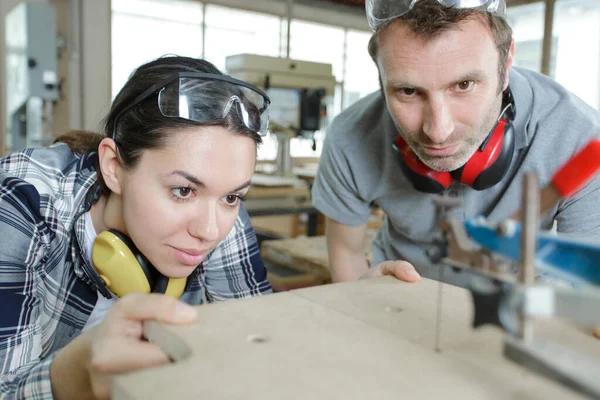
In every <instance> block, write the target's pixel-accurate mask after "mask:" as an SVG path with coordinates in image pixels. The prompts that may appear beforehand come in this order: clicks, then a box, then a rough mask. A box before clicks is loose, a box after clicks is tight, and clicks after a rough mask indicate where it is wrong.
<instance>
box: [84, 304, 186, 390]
mask: <svg viewBox="0 0 600 400" xmlns="http://www.w3.org/2000/svg"><path fill="white" fill-rule="evenodd" d="M195 319H196V310H195V309H194V308H193V307H192V306H189V305H187V304H185V303H183V302H181V301H178V300H175V299H173V298H171V297H168V296H164V295H160V294H139V293H136V294H131V295H127V296H125V297H123V298H122V299H120V300H119V301H118V302H117V304H116V305H115V306H114V307H113V308H112V309H111V310H110V312H109V313H108V314H107V315H106V317H105V318H104V320H103V321H102V323H101V324H100V325H99V326H97V327H96V329H95V332H94V333H93V337H92V339H91V348H90V364H89V373H90V383H91V386H92V391H93V393H94V395H95V396H96V398H98V399H108V398H110V380H111V376H112V375H115V374H120V373H123V372H128V371H132V370H136V369H140V368H147V367H153V366H157V365H161V364H165V363H167V362H169V358H168V356H167V355H166V354H165V353H163V351H162V350H161V349H160V348H159V347H158V346H157V345H155V344H152V343H150V342H147V341H143V340H142V323H143V321H146V320H155V321H160V322H164V323H168V324H182V323H184V324H185V323H190V322H193V321H195Z"/></svg>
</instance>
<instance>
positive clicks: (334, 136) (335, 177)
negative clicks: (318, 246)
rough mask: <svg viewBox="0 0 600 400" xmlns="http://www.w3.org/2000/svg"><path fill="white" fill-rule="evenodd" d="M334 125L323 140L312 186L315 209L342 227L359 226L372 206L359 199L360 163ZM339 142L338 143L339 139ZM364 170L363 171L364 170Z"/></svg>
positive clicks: (365, 220) (334, 124)
mask: <svg viewBox="0 0 600 400" xmlns="http://www.w3.org/2000/svg"><path fill="white" fill-rule="evenodd" d="M336 130H338V131H339V127H338V126H337V124H336V121H334V122H333V124H332V125H331V126H330V129H329V131H328V133H327V136H326V137H325V141H324V144H323V151H322V153H321V157H320V160H319V167H318V170H317V175H316V177H315V180H314V182H313V186H312V201H313V205H314V207H315V208H316V209H317V210H319V211H320V212H321V213H323V214H325V215H326V216H327V217H329V218H331V219H333V220H335V221H337V222H340V223H342V224H345V225H350V226H359V225H362V224H365V223H366V222H367V220H368V218H369V213H370V211H371V205H370V204H369V202H368V201H366V200H365V199H363V198H362V197H361V196H360V194H359V193H360V192H359V190H358V187H359V178H360V170H359V169H360V167H363V166H362V165H361V162H360V160H357V159H356V158H353V156H354V157H356V156H357V154H356V152H354V154H353V152H351V151H349V150H348V149H349V148H350V147H351V146H348V145H347V140H348V137H344V132H341V131H339V132H338V131H336ZM338 138H339V139H338ZM363 168H364V167H363Z"/></svg>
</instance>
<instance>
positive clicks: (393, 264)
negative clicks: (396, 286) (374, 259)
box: [358, 261, 421, 282]
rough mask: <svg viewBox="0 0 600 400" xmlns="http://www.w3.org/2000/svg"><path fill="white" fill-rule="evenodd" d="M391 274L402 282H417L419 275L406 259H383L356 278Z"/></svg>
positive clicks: (419, 278)
mask: <svg viewBox="0 0 600 400" xmlns="http://www.w3.org/2000/svg"><path fill="white" fill-rule="evenodd" d="M385 275H391V276H394V277H396V278H397V279H399V280H401V281H404V282H418V281H420V280H421V275H419V273H418V272H417V271H416V270H415V267H413V265H412V264H411V263H409V262H408V261H384V262H382V263H381V264H377V265H376V266H374V267H373V268H369V270H368V271H367V272H365V273H364V274H362V275H361V276H360V277H359V278H358V279H365V278H375V277H378V276H385Z"/></svg>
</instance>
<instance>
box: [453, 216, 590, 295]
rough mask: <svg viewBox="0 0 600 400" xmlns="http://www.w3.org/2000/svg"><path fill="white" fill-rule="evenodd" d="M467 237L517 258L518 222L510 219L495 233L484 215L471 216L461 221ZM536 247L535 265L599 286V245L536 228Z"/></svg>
mask: <svg viewBox="0 0 600 400" xmlns="http://www.w3.org/2000/svg"><path fill="white" fill-rule="evenodd" d="M464 226H465V229H466V231H467V234H468V235H469V237H470V239H471V240H473V241H474V242H476V243H477V244H479V245H480V246H482V247H484V248H486V249H488V250H490V251H492V252H494V253H497V254H500V255H502V256H504V257H506V258H509V259H511V260H513V261H519V257H520V249H521V225H520V224H519V223H518V222H513V221H510V226H511V229H509V230H510V232H509V233H508V234H507V235H506V236H503V235H499V234H498V232H497V229H496V227H495V226H494V225H492V224H490V223H487V222H486V221H485V219H482V218H473V219H469V220H467V221H466V222H465V224H464ZM537 237H538V244H537V250H536V268H537V271H538V272H543V273H545V274H548V275H550V276H554V277H556V278H560V279H566V280H570V281H572V282H574V283H582V284H592V285H597V286H600V245H598V244H597V243H592V242H585V241H581V240H574V239H572V238H567V237H564V236H561V235H560V234H557V233H551V232H545V231H540V232H539V233H538V236H537Z"/></svg>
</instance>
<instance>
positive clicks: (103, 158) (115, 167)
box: [98, 138, 122, 194]
mask: <svg viewBox="0 0 600 400" xmlns="http://www.w3.org/2000/svg"><path fill="white" fill-rule="evenodd" d="M98 161H99V164H100V173H101V174H102V178H103V179H104V183H105V184H106V186H108V188H109V189H110V190H111V191H112V192H114V193H116V194H121V179H122V176H121V170H122V169H121V167H120V165H119V160H118V159H117V145H116V144H115V141H114V140H112V139H111V138H104V139H102V141H101V142H100V144H99V145H98Z"/></svg>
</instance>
